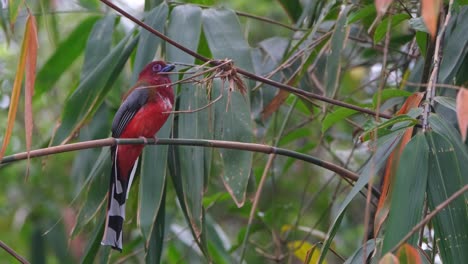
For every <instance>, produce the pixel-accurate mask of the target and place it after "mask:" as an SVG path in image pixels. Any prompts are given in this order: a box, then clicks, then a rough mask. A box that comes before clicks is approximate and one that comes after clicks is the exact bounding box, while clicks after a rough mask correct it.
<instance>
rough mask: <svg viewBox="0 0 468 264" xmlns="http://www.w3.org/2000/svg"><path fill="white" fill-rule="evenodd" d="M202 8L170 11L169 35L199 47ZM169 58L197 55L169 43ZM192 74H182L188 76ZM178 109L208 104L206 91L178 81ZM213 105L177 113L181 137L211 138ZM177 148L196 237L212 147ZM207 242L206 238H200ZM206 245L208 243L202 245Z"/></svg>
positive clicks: (200, 227)
mask: <svg viewBox="0 0 468 264" xmlns="http://www.w3.org/2000/svg"><path fill="white" fill-rule="evenodd" d="M201 17H202V10H201V8H199V7H197V6H192V5H182V6H177V7H175V8H174V10H173V11H172V13H171V18H172V19H171V20H170V23H169V27H168V35H169V37H171V38H172V39H174V40H175V41H177V42H178V43H180V44H182V45H184V46H185V47H187V48H189V49H191V50H197V47H198V44H199V41H200V33H201V23H202V19H201ZM166 50H167V58H168V59H169V60H171V61H174V62H181V63H187V64H193V63H194V62H195V59H194V58H193V57H192V56H189V55H187V54H186V53H184V52H182V51H180V50H179V49H177V48H175V47H173V46H171V45H167V49H166ZM190 76H191V75H181V76H180V77H181V78H187V77H190ZM179 91H180V92H179V110H194V109H197V108H201V107H203V106H205V105H207V104H208V100H207V94H206V91H205V90H204V89H203V88H202V87H200V86H196V85H194V84H183V85H179ZM210 113H211V108H207V109H204V110H202V111H197V112H194V113H183V114H180V115H179V117H178V122H177V127H178V137H179V138H200V139H201V138H211V136H210V135H211V134H212V132H210V131H209V128H210V127H212V125H208V122H209V119H208V118H209V117H210V116H212V114H210ZM177 150H178V159H179V164H180V168H179V172H180V177H181V185H182V186H181V187H182V190H183V197H179V199H184V200H185V205H186V213H187V216H188V218H189V221H188V222H189V224H190V227H191V229H192V232H193V233H194V234H195V237H196V238H199V237H200V235H201V233H202V230H203V217H202V215H203V207H202V197H203V189H204V185H205V175H207V174H208V170H207V167H206V164H207V160H210V153H211V150H209V149H205V148H200V147H191V146H180V147H178V148H177ZM200 242H201V244H205V241H200ZM203 247H206V245H205V246H203Z"/></svg>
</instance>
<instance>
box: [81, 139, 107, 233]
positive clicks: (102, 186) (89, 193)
mask: <svg viewBox="0 0 468 264" xmlns="http://www.w3.org/2000/svg"><path fill="white" fill-rule="evenodd" d="M110 170H111V162H110V152H109V150H108V149H107V148H103V149H102V150H101V154H100V155H99V157H98V158H97V160H96V161H95V164H94V167H93V168H92V170H91V172H90V173H89V175H88V178H87V179H86V180H85V182H84V183H83V188H82V191H80V193H82V192H83V191H85V192H84V193H85V199H84V201H85V202H84V204H83V205H82V206H81V209H80V212H79V213H78V219H77V221H76V226H75V227H74V228H73V232H72V236H75V235H76V234H78V233H79V232H80V231H81V230H82V228H83V227H84V226H85V225H87V224H88V223H89V222H90V221H91V220H93V219H95V217H96V215H97V213H98V212H99V208H100V207H102V205H103V204H104V202H103V200H104V199H105V198H106V194H107V191H108V188H109V177H110ZM105 207H106V206H105Z"/></svg>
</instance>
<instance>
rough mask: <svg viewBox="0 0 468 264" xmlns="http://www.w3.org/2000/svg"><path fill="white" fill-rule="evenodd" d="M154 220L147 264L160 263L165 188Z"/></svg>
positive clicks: (163, 227) (163, 226) (146, 259)
mask: <svg viewBox="0 0 468 264" xmlns="http://www.w3.org/2000/svg"><path fill="white" fill-rule="evenodd" d="M157 215H158V216H157V217H156V219H155V220H154V227H153V230H152V231H151V236H150V237H149V240H148V242H147V249H148V250H147V251H146V255H145V261H146V263H148V264H153V263H160V261H161V256H162V250H163V245H164V229H165V218H166V186H165V185H164V187H163V194H162V197H161V206H160V207H159V210H158V213H157Z"/></svg>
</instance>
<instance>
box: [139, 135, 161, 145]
mask: <svg viewBox="0 0 468 264" xmlns="http://www.w3.org/2000/svg"><path fill="white" fill-rule="evenodd" d="M138 138H141V139H143V142H144V143H145V144H148V143H149V142H148V138H146V137H138ZM152 139H154V144H156V142H158V137H157V136H153V137H152Z"/></svg>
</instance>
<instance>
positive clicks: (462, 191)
mask: <svg viewBox="0 0 468 264" xmlns="http://www.w3.org/2000/svg"><path fill="white" fill-rule="evenodd" d="M466 191H468V184H467V185H465V186H463V188H461V189H460V190H458V191H456V192H455V193H454V194H452V195H451V196H450V197H449V198H448V199H447V200H445V201H444V202H442V203H440V204H439V205H438V206H437V207H436V208H435V209H434V211H432V212H431V213H430V214H428V215H427V216H426V217H424V219H423V220H422V221H421V222H419V223H418V224H417V225H415V226H414V227H413V228H412V229H411V231H409V232H408V234H406V236H404V237H403V239H401V240H400V242H398V244H396V246H394V247H393V248H392V250H390V252H395V251H396V250H397V249H398V248H399V247H401V246H402V245H403V244H404V243H405V242H406V240H408V239H409V238H410V237H411V236H412V235H413V234H414V233H416V232H417V231H418V230H419V229H420V228H422V227H424V226H425V225H426V224H427V223H428V222H429V221H430V220H431V219H432V218H433V217H434V216H436V215H437V214H438V213H439V212H440V211H442V210H443V209H444V208H445V207H447V206H448V205H449V204H450V203H451V202H453V200H455V199H457V198H458V196H460V195H462V194H463V193H464V192H466Z"/></svg>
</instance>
